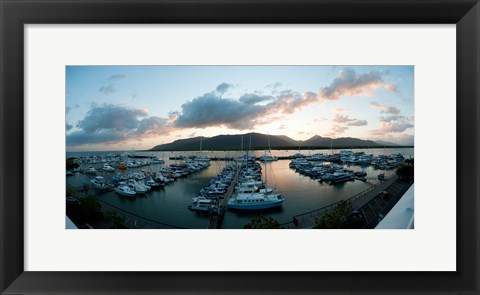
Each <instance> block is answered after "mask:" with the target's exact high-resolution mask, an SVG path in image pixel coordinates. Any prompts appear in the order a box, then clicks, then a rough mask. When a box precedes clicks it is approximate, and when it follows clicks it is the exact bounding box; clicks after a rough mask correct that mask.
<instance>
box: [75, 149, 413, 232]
mask: <svg viewBox="0 0 480 295" xmlns="http://www.w3.org/2000/svg"><path fill="white" fill-rule="evenodd" d="M352 151H354V152H356V151H364V152H365V153H367V154H374V155H378V154H386V155H389V154H392V153H401V154H402V155H403V156H404V157H405V158H409V157H413V152H414V150H413V148H401V149H358V150H352ZM297 152H301V153H303V154H305V155H309V154H314V153H317V152H321V153H329V152H330V151H325V150H322V151H273V150H272V155H275V156H287V155H292V154H294V153H297ZM109 153H112V154H120V153H119V152H97V153H94V152H90V153H87V152H84V153H67V157H71V156H88V155H107V154H109ZM205 153H206V154H207V155H208V156H209V157H234V156H237V155H239V154H238V153H235V152H205ZM137 154H140V155H141V154H142V153H141V152H137ZM143 154H145V155H149V156H151V155H153V156H158V157H159V158H163V159H164V160H165V164H163V165H152V170H153V171H158V169H159V168H160V167H161V166H164V165H167V166H168V165H169V164H172V163H175V161H174V160H169V159H168V158H169V157H174V156H181V155H195V154H198V152H197V153H196V152H165V153H163V152H153V153H152V152H148V153H147V152H145V153H143ZM253 154H254V155H256V156H261V155H263V154H264V152H262V151H257V152H254V153H253ZM289 163H290V160H278V161H276V162H270V163H267V164H266V171H267V181H268V186H269V187H275V188H276V192H277V193H281V194H283V195H284V196H285V202H284V203H283V206H282V207H281V208H280V209H276V210H273V211H264V212H261V214H263V215H266V216H271V217H273V218H274V219H276V220H277V221H278V222H279V223H285V222H289V221H291V220H292V217H293V216H294V215H297V214H301V213H305V212H307V211H311V210H315V209H318V208H321V207H323V206H327V205H330V204H332V203H335V202H338V201H340V200H343V199H348V198H350V197H352V196H354V195H355V194H357V193H359V192H361V191H363V190H365V189H367V188H368V187H370V186H372V185H374V184H376V183H378V180H377V175H378V174H380V173H385V176H387V177H388V176H389V175H391V174H392V173H394V170H390V171H383V170H376V169H374V168H373V167H367V168H366V169H365V171H366V172H367V182H362V181H358V180H355V181H349V182H345V183H340V184H335V185H330V184H327V183H319V182H318V181H317V180H314V179H311V178H309V177H307V176H303V175H301V174H299V173H296V172H295V170H294V169H291V168H289V166H288V165H289ZM226 164H227V162H225V161H211V165H210V167H208V168H207V169H204V170H202V171H199V172H196V173H193V174H190V175H189V176H188V177H186V178H179V179H178V180H177V181H175V182H174V183H172V184H169V185H166V186H165V188H162V189H160V190H152V191H150V192H148V193H147V194H146V195H143V196H142V195H140V196H137V197H136V198H134V199H130V198H127V197H123V196H120V195H118V194H116V193H115V192H107V193H104V194H100V195H97V198H98V199H99V200H101V201H103V202H105V203H107V204H110V205H112V206H115V207H118V208H121V209H122V210H125V211H127V212H130V213H133V214H136V215H139V216H142V217H145V218H148V219H151V220H154V221H156V222H158V223H162V224H166V225H174V226H178V227H182V228H199V229H205V228H207V226H208V216H206V215H205V214H202V213H198V212H192V211H190V210H188V208H187V206H188V205H189V204H190V203H191V202H192V197H194V196H196V195H198V193H199V191H200V189H201V188H202V187H204V186H205V185H206V184H208V182H209V180H210V179H211V178H213V177H215V176H216V175H218V174H219V173H220V172H221V171H222V169H223V168H224V167H225V165H226ZM140 169H144V170H148V169H149V168H148V167H147V166H145V167H142V168H138V169H127V170H125V171H121V173H128V172H133V171H139V170H140ZM349 169H351V170H354V171H358V170H361V169H362V168H361V167H359V166H349ZM117 172H119V170H117ZM262 172H263V173H264V172H265V166H264V165H263V163H262ZM97 175H102V176H104V177H105V178H106V179H107V180H110V178H111V177H112V176H113V175H114V173H112V172H98V173H97ZM263 177H264V176H263ZM90 178H93V175H85V174H76V175H75V176H72V177H67V183H68V184H72V185H76V186H81V185H83V184H85V183H87V184H88V183H89V179H90ZM257 215H260V213H244V212H232V211H228V212H227V213H226V214H225V219H224V222H223V228H227V229H237V228H243V226H244V225H245V224H247V223H249V222H250V220H251V219H252V218H253V217H255V216H257ZM159 227H165V226H161V225H159Z"/></svg>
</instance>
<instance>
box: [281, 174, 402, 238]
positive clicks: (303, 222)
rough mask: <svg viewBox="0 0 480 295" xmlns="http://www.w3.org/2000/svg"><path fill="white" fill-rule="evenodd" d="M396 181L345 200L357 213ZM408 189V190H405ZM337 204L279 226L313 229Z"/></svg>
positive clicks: (386, 181) (295, 217) (307, 213)
mask: <svg viewBox="0 0 480 295" xmlns="http://www.w3.org/2000/svg"><path fill="white" fill-rule="evenodd" d="M397 180H398V176H397V175H396V174H394V175H392V176H391V177H390V178H388V179H387V180H385V181H382V182H381V183H379V184H377V185H374V186H372V187H369V188H368V189H366V190H364V191H363V192H360V193H358V194H356V195H355V196H353V197H351V198H349V199H347V200H345V201H347V202H350V205H351V206H352V209H353V210H354V211H358V210H359V209H361V208H363V207H364V206H365V205H367V204H368V203H369V202H370V201H371V200H373V199H374V198H376V197H377V196H379V195H382V192H386V191H387V189H388V188H389V187H390V186H392V185H393V184H394V183H395V182H396V181H397ZM407 189H408V188H407ZM338 203H339V202H336V203H333V204H331V205H328V206H325V207H322V208H319V209H316V210H312V211H309V212H306V213H303V214H298V215H295V216H294V217H293V221H291V222H287V223H284V224H281V226H282V227H283V228H286V229H288V228H313V227H314V226H315V220H316V219H317V218H319V217H321V216H322V215H323V214H324V213H325V212H326V211H327V210H329V209H332V208H334V207H335V206H336V205H337V204H338Z"/></svg>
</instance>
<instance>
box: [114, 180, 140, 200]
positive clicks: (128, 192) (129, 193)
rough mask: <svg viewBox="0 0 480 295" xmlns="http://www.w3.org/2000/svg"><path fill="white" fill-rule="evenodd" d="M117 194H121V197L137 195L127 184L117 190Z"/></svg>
mask: <svg viewBox="0 0 480 295" xmlns="http://www.w3.org/2000/svg"><path fill="white" fill-rule="evenodd" d="M115 192H116V193H117V194H120V195H122V196H126V197H135V195H136V194H137V193H136V192H135V191H134V190H133V189H131V188H130V187H129V186H127V185H126V184H125V183H123V184H122V185H120V186H118V187H117V188H115Z"/></svg>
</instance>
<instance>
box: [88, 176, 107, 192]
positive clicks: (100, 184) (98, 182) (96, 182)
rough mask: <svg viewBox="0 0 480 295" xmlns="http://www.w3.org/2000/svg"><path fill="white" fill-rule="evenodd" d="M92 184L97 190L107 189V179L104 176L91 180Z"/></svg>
mask: <svg viewBox="0 0 480 295" xmlns="http://www.w3.org/2000/svg"><path fill="white" fill-rule="evenodd" d="M90 182H91V183H92V185H93V187H94V188H97V189H103V188H107V186H106V184H105V179H104V178H103V177H102V176H96V177H95V178H94V179H90Z"/></svg>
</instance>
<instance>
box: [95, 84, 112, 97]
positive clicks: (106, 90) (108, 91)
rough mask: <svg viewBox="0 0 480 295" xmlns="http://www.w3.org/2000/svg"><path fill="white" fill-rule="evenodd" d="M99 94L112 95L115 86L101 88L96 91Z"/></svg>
mask: <svg viewBox="0 0 480 295" xmlns="http://www.w3.org/2000/svg"><path fill="white" fill-rule="evenodd" d="M98 91H99V92H101V93H103V94H105V95H110V94H112V93H114V92H115V91H116V90H115V84H109V85H107V86H102V87H100V88H99V89H98Z"/></svg>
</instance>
